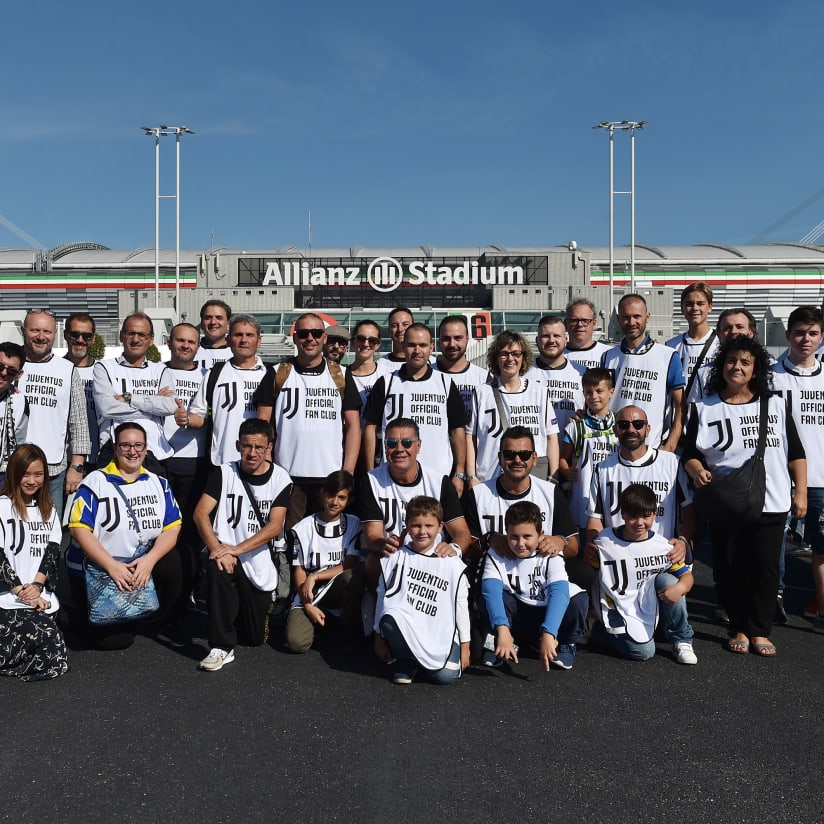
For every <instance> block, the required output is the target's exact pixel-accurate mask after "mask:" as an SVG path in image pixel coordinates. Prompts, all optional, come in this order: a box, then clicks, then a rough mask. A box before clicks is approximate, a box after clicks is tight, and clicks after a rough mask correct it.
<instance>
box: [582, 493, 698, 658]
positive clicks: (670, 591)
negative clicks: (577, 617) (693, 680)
mask: <svg viewBox="0 0 824 824" xmlns="http://www.w3.org/2000/svg"><path fill="white" fill-rule="evenodd" d="M618 500H619V505H620V507H621V517H622V518H623V519H624V523H623V524H622V525H621V526H618V527H614V528H609V529H604V530H602V531H601V532H600V533H599V535H598V537H597V538H596V539H595V546H596V547H597V548H598V557H599V561H597V562H595V565H596V566H598V565H600V568H599V574H598V581H597V584H596V586H595V588H594V589H593V590H592V606H593V609H594V611H595V612H596V615H597V621H596V623H595V626H594V627H593V630H592V638H593V640H595V641H597V642H598V643H600V644H601V645H602V646H604V647H606V648H607V649H609V650H611V651H612V652H614V653H615V654H617V655H620V656H621V657H622V658H629V659H630V660H632V661H645V660H647V659H648V658H652V656H653V655H655V640H654V637H653V636H654V635H655V628H656V626H657V624H658V615H659V611H660V615H661V622H662V624H663V627H664V631H665V633H666V635H667V638H668V639H669V640H670V641H671V642H672V646H673V654H674V656H675V660H676V661H677V662H678V663H679V664H697V663H698V658H697V657H696V655H695V652H694V651H693V649H692V637H693V631H692V627H691V626H690V625H689V620H688V616H687V602H686V598H685V597H684V596H685V595H686V594H687V593H688V592H689V591H690V590H691V589H692V585H693V582H694V581H693V577H692V572H690V570H689V567H687V566H685V565H684V564H673V563H672V562H671V561H670V560H669V552H670V550H671V549H672V546H671V545H670V543H669V541H667V539H666V538H664V537H663V536H662V535H658V534H656V533H655V532H651V531H650V530H651V527H652V524H653V522H654V521H655V513H656V511H657V509H658V500H657V498H656V495H655V492H654V491H653V490H652V488H651V487H649V486H647V485H646V484H629V486H627V487H626V488H625V489H624V490H623V491H622V492H621V496H620V498H619V499H618Z"/></svg>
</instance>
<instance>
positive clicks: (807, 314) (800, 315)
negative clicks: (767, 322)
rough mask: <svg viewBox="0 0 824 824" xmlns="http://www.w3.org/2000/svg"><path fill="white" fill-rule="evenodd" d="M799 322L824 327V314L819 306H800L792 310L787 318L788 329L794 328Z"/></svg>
mask: <svg viewBox="0 0 824 824" xmlns="http://www.w3.org/2000/svg"><path fill="white" fill-rule="evenodd" d="M797 323H803V324H804V325H807V324H808V323H813V324H815V325H816V326H817V327H818V328H819V329H824V315H822V314H821V310H820V309H819V308H818V307H817V306H798V307H796V308H795V309H793V310H792V312H790V316H789V317H788V318H787V331H788V332H789V331H790V329H792V328H793V326H795V325H796V324H797Z"/></svg>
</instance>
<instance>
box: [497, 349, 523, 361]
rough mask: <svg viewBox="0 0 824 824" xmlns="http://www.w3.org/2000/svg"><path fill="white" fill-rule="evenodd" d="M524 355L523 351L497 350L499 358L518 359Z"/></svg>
mask: <svg viewBox="0 0 824 824" xmlns="http://www.w3.org/2000/svg"><path fill="white" fill-rule="evenodd" d="M523 356H524V353H523V352H521V351H520V350H518V351H517V352H499V353H498V357H499V358H500V359H501V360H507V359H508V358H513V359H514V360H520V359H521V358H522V357H523Z"/></svg>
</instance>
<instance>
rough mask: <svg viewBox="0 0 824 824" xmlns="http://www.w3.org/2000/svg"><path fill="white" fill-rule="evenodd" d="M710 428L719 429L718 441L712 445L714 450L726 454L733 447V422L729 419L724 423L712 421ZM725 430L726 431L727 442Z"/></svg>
mask: <svg viewBox="0 0 824 824" xmlns="http://www.w3.org/2000/svg"><path fill="white" fill-rule="evenodd" d="M710 428H712V429H718V440H717V441H716V442H715V443H714V444H713V445H712V449H718V450H720V451H721V452H726V451H727V450H728V449H729V448H730V447H731V446H732V421H731V420H730V419H729V418H727V419H725V420H723V421H710ZM724 430H726V440H725V438H724V435H725V432H724Z"/></svg>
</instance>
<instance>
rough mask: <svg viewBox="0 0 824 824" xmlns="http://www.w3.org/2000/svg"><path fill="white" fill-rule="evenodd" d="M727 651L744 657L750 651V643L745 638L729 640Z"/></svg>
mask: <svg viewBox="0 0 824 824" xmlns="http://www.w3.org/2000/svg"><path fill="white" fill-rule="evenodd" d="M727 649H728V650H729V651H730V652H734V653H735V654H736V655H746V654H747V653H748V652H749V651H750V642H749V641H748V640H747V639H746V638H730V639H729V640H728V641H727Z"/></svg>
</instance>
